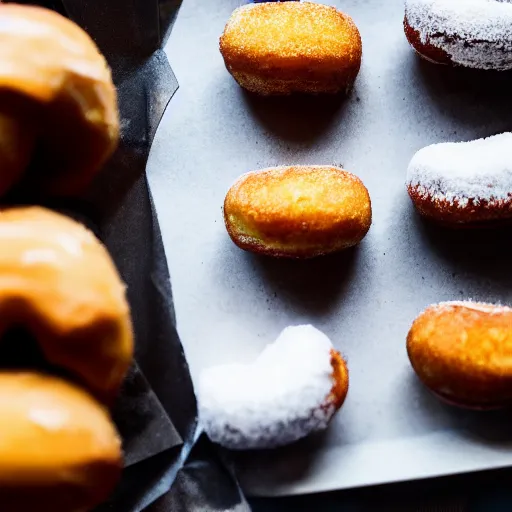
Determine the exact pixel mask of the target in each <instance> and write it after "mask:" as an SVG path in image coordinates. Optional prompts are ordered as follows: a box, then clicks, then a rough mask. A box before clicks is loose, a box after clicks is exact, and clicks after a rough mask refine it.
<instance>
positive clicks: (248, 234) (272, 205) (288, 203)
mask: <svg viewBox="0 0 512 512" xmlns="http://www.w3.org/2000/svg"><path fill="white" fill-rule="evenodd" d="M224 220H225V223H226V228H227V230H228V233H229V235H230V237H231V239H232V240H233V242H235V244H236V245H238V246H239V247H240V248H241V249H245V250H248V251H252V252H256V253H260V254H266V255H269V256H279V257H289V258H312V257H315V256H320V255H323V254H328V253H332V252H336V251H340V250H342V249H346V248H348V247H351V246H353V245H356V244H358V243H359V242H360V241H361V240H362V239H363V238H364V236H365V235H366V233H367V232H368V230H369V229H370V224H371V221H372V210H371V202H370V196H369V194H368V190H367V189H366V187H365V186H364V185H363V183H362V181H361V180H360V179H359V178H358V177H357V176H354V175H353V174H351V173H349V172H347V171H344V170H343V169H340V168H337V167H329V166H320V165H317V166H315V165H311V166H291V167H275V168H270V169H263V170H260V171H254V172H250V173H247V174H244V175H243V176H241V177H240V178H239V179H238V180H237V181H236V182H235V184H234V185H233V186H232V187H231V188H230V189H229V191H228V193H227V195H226V199H225V201H224Z"/></svg>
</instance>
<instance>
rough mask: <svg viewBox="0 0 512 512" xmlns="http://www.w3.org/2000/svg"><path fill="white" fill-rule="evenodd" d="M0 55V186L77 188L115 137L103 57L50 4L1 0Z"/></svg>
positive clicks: (112, 93) (1, 189) (113, 102)
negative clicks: (17, 2)
mask: <svg viewBox="0 0 512 512" xmlns="http://www.w3.org/2000/svg"><path fill="white" fill-rule="evenodd" d="M0 63H1V64H2V65H1V67H0V167H1V169H2V172H1V173H0V194H4V193H5V192H7V191H8V190H9V189H10V188H11V187H12V186H14V185H16V184H18V183H19V182H20V181H21V180H23V181H24V182H25V183H26V185H27V187H28V186H30V187H32V189H34V188H36V187H37V189H42V190H44V191H46V192H49V193H51V194H56V195H68V194H75V193H77V192H81V191H82V189H83V188H84V187H85V186H87V185H88V184H89V182H90V181H91V180H92V178H93V177H94V176H95V174H96V173H97V172H98V170H99V169H100V168H101V166H102V164H103V163H104V162H105V160H106V159H107V158H108V157H109V156H110V154H111V153H112V152H113V151H114V149H115V147H116V145H117V141H118V137H119V114H118V110H117V97H116V90H115V87H114V85H113V83H112V78H111V73H110V69H109V67H108V66H107V63H106V61H105V59H104V58H103V56H102V55H101V53H100V52H99V51H98V48H97V47H96V45H95V44H94V42H93V41H92V39H91V38H90V37H89V36H88V35H87V34H86V33H85V32H84V31H83V30H82V29H81V28H80V27H79V26H78V25H76V24H75V23H73V22H72V21H70V20H69V19H67V18H65V17H63V16H61V15H59V14H57V13H56V12H54V11H50V10H48V9H43V8H41V7H32V6H24V5H14V4H0ZM32 160H37V166H29V164H30V163H31V162H32ZM28 168H29V169H30V170H29V172H27V171H28Z"/></svg>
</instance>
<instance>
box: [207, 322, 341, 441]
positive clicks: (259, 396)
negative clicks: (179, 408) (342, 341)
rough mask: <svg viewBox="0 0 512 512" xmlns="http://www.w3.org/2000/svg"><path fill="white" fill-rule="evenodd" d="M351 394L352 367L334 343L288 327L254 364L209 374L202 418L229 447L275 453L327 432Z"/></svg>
mask: <svg viewBox="0 0 512 512" xmlns="http://www.w3.org/2000/svg"><path fill="white" fill-rule="evenodd" d="M347 392H348V370H347V366H346V364H345V361H344V360H343V359H342V357H341V356H340V354H339V353H338V352H336V350H334V348H333V346H332V343H331V341H330V340H329V338H328V337H327V336H326V335H325V334H323V333H322V332H320V331H319V330H317V329H315V328H314V327H313V326H311V325H301V326H295V327H288V328H286V329H285V330H284V331H283V332H282V333H281V334H280V335H279V337H278V338H277V340H276V341H275V342H274V343H272V344H270V345H268V346H267V347H266V348H265V349H264V350H263V352H262V353H261V354H260V355H259V356H258V358H257V359H256V360H255V361H254V362H253V363H250V364H226V365H220V366H215V367H212V368H209V369H207V370H205V371H203V373H202V374H201V376H200V379H199V386H198V389H197V397H198V403H199V418H200V421H201V424H202V426H203V428H204V430H205V432H206V433H207V434H208V436H209V437H210V439H211V440H212V441H214V442H216V443H219V444H220V445H222V446H224V447H226V448H230V449H232V450H247V449H262V448H275V447H277V446H282V445H286V444H289V443H292V442H294V441H297V440H298V439H300V438H302V437H305V436H307V435H308V434H311V433H312V432H316V431H319V430H324V429H326V428H327V426H328V425H329V422H330V421H331V419H332V417H333V416H334V414H335V413H336V411H337V410H338V409H339V408H340V407H341V406H342V404H343V402H344V401H345V397H346V395H347Z"/></svg>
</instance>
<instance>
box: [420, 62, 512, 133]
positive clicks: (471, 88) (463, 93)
mask: <svg viewBox="0 0 512 512" xmlns="http://www.w3.org/2000/svg"><path fill="white" fill-rule="evenodd" d="M413 74H414V75H417V76H418V77H419V78H420V84H419V85H420V87H423V88H424V90H425V92H426V94H427V95H428V97H429V99H430V100H431V105H432V106H433V107H435V108H436V109H437V112H436V115H439V116H441V117H443V118H444V117H448V118H452V119H456V120H457V121H458V122H459V123H461V124H463V125H464V126H466V125H467V126H468V127H473V128H474V131H475V132H476V133H475V138H476V137H483V136H489V135H493V134H495V133H500V132H504V131H509V130H511V129H512V120H511V119H510V115H509V114H508V113H509V112H510V109H511V108H512V95H511V94H510V90H511V89H512V71H501V72H498V71H482V70H474V69H467V68H463V67H452V66H442V65H435V64H432V63H430V62H427V61H425V60H424V59H421V58H417V59H414V69H413ZM429 106H430V105H429ZM454 135H456V134H454ZM455 139H456V137H455Z"/></svg>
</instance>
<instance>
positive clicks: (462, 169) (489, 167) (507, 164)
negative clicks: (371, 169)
mask: <svg viewBox="0 0 512 512" xmlns="http://www.w3.org/2000/svg"><path fill="white" fill-rule="evenodd" d="M407 186H408V187H410V188H411V187H413V188H415V189H416V193H418V194H419V195H420V196H423V197H424V198H430V199H431V200H432V201H447V202H448V203H449V204H451V205H456V206H458V207H460V208H464V207H466V206H467V205H468V203H469V201H470V200H471V201H472V204H474V205H478V204H480V203H481V202H482V201H485V202H486V204H487V206H488V207H490V208H492V207H493V206H497V205H499V204H501V203H502V202H503V201H510V200H511V199H512V133H510V132H506V133H502V134H500V135H495V136H493V137H488V138H485V139H478V140H474V141H470V142H455V143H453V142H450V143H442V144H434V145H432V146H427V147H425V148H423V149H420V150H419V151H418V152H417V153H416V154H415V155H414V156H413V158H412V160H411V162H410V164H409V167H408V169H407Z"/></svg>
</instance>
